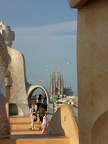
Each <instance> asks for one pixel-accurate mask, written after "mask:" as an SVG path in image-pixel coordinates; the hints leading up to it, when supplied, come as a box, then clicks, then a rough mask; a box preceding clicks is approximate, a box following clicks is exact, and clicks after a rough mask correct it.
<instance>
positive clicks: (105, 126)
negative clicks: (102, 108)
mask: <svg viewBox="0 0 108 144" xmlns="http://www.w3.org/2000/svg"><path fill="white" fill-rule="evenodd" d="M92 140H93V144H102V143H103V144H107V143H108V111H106V112H105V113H103V114H102V115H101V116H100V117H99V118H98V119H97V120H96V122H95V123H94V125H93V128H92Z"/></svg>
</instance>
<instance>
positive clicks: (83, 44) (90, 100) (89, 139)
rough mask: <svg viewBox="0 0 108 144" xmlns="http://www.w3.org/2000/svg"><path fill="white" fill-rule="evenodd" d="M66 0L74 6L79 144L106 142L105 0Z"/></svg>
mask: <svg viewBox="0 0 108 144" xmlns="http://www.w3.org/2000/svg"><path fill="white" fill-rule="evenodd" d="M70 1H72V3H70V6H71V7H76V8H78V29H77V31H78V32H77V61H78V102H79V103H78V104H79V106H78V109H79V117H78V118H79V120H78V121H79V143H80V144H102V143H103V144H107V143H108V116H107V115H108V15H107V13H108V0H87V1H86V0H78V1H76V4H75V3H73V2H75V0H70ZM83 2H84V3H83ZM78 3H79V4H80V7H79V6H78ZM71 4H72V5H71ZM74 4H75V5H74Z"/></svg>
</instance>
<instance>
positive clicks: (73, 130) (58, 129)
mask: <svg viewBox="0 0 108 144" xmlns="http://www.w3.org/2000/svg"><path fill="white" fill-rule="evenodd" d="M47 134H59V135H63V136H67V137H70V138H71V140H72V143H73V144H78V143H79V140H78V139H79V134H78V126H77V122H76V120H75V116H74V113H73V110H72V108H71V107H70V106H69V105H66V104H64V105H62V106H61V107H60V108H59V109H58V110H57V111H56V113H54V115H53V117H52V119H51V121H50V124H49V126H48V129H47Z"/></svg>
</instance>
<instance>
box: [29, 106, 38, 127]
mask: <svg viewBox="0 0 108 144" xmlns="http://www.w3.org/2000/svg"><path fill="white" fill-rule="evenodd" d="M36 115H37V110H36V108H35V104H32V107H31V108H30V118H31V124H30V126H29V129H31V130H34V121H35V119H36Z"/></svg>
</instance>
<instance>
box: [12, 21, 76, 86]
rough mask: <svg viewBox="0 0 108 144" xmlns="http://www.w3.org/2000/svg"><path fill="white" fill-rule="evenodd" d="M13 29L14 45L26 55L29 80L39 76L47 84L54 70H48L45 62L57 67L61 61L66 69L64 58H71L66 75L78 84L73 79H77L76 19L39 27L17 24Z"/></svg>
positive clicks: (65, 59)
mask: <svg viewBox="0 0 108 144" xmlns="http://www.w3.org/2000/svg"><path fill="white" fill-rule="evenodd" d="M12 30H13V31H14V32H15V41H14V42H13V47H14V48H15V49H17V50H19V51H20V52H22V53H23V55H24V57H25V60H26V69H27V70H26V72H27V78H28V81H29V82H30V81H31V82H32V81H33V80H34V78H36V79H37V78H40V79H43V80H44V85H45V86H49V78H50V74H51V71H49V72H48V71H47V72H46V71H45V66H46V65H47V64H49V65H50V64H53V68H54V67H55V66H56V65H59V64H62V67H61V69H63V64H64V61H69V62H70V63H71V65H70V66H69V68H68V70H69V74H68V77H67V79H69V81H68V83H69V85H70V86H72V87H75V86H74V85H75V83H73V82H72V81H74V80H75V81H76V79H75V74H76V30H77V22H76V21H69V22H63V23H55V24H49V25H43V26H39V27H16V28H13V29H12ZM72 73H73V76H71V75H72ZM70 77H71V78H70Z"/></svg>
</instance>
